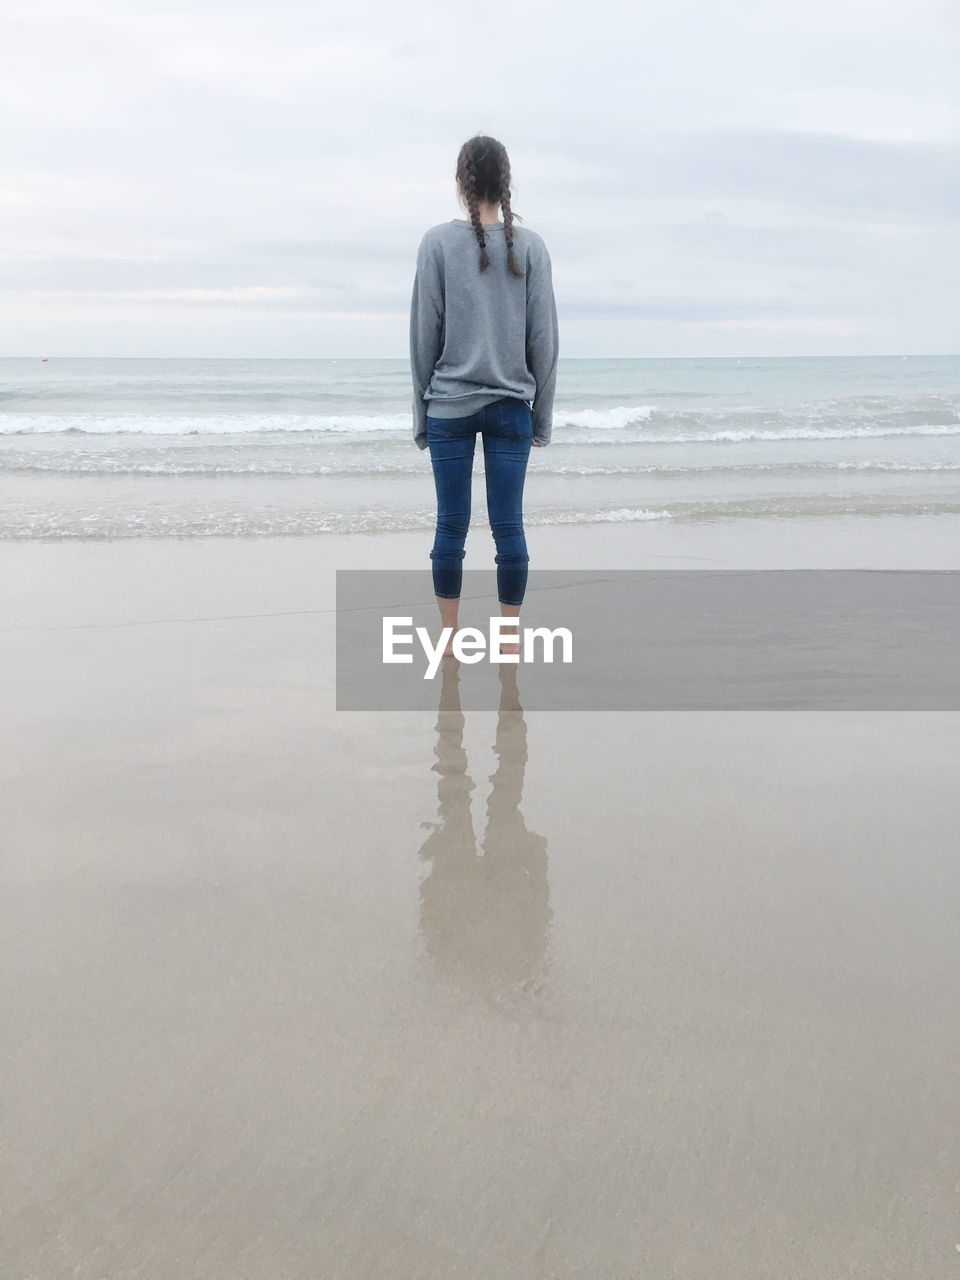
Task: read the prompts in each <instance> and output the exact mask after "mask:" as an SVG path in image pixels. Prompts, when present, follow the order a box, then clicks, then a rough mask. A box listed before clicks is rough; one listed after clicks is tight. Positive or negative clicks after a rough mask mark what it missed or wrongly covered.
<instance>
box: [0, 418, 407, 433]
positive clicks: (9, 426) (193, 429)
mask: <svg viewBox="0 0 960 1280" xmlns="http://www.w3.org/2000/svg"><path fill="white" fill-rule="evenodd" d="M307 431H316V432H324V433H335V434H343V435H366V434H369V433H372V432H383V433H384V434H387V435H396V434H398V433H401V432H403V433H405V434H406V435H407V436H408V437H409V436H410V435H411V433H412V420H411V417H410V415H409V414H402V413H394V414H367V415H363V414H345V413H344V414H313V413H285V414H281V413H278V414H263V413H256V414H255V413H251V414H209V415H204V414H193V415H186V414H131V413H69V414H67V413H63V414H61V413H0V435H68V434H70V433H74V434H80V435H150V436H206V435H209V436H223V435H245V436H249V435H262V434H266V433H270V432H298V433H299V432H307Z"/></svg>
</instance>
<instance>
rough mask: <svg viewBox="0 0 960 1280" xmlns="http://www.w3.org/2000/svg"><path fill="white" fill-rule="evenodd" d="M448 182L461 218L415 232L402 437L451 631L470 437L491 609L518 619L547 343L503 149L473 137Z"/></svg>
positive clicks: (550, 306)
mask: <svg viewBox="0 0 960 1280" xmlns="http://www.w3.org/2000/svg"><path fill="white" fill-rule="evenodd" d="M456 181H457V196H458V199H459V201H460V203H461V204H462V205H463V206H464V207H465V208H466V210H467V212H468V213H469V215H470V216H469V219H466V218H453V219H451V220H450V221H449V222H444V223H440V224H439V225H438V226H435V227H431V228H430V229H429V230H428V231H427V232H425V234H424V236H423V239H422V240H421V241H420V248H419V250H418V253H417V271H416V278H415V280H414V285H413V299H412V303H411V308H410V366H411V372H412V375H413V437H414V440H415V442H416V444H417V445H418V447H419V448H421V449H426V448H428V447H429V449H430V460H431V463H432V466H433V477H434V482H435V484H436V490H437V529H436V536H435V539H434V543H433V550H432V551H431V552H430V559H431V560H432V562H433V586H434V591H435V593H436V596H437V604H438V606H439V609H440V618H441V624H442V625H443V626H444V627H452V628H453V631H454V633H455V632H456V630H457V615H458V611H459V605H460V589H461V582H462V571H463V557H464V554H465V545H464V544H465V542H466V538H467V530H468V528H469V525H470V486H471V479H472V475H473V457H474V450H475V447H476V440H477V435H478V433H479V435H480V436H481V437H482V440H483V461H484V468H485V471H486V485H487V514H488V516H489V518H490V529H491V532H492V533H493V538H494V542H495V543H496V558H495V559H496V565H497V594H498V597H499V600H500V611H501V614H502V615H503V616H505V617H518V616H519V613H520V606H521V604H522V603H523V596H524V591H525V590H526V585H527V565H528V563H529V556H528V554H527V543H526V537H525V535H524V530H523V483H524V479H525V477H526V471H527V460H528V458H529V456H530V446H531V445H536V446H542V445H545V444H548V443H549V441H550V436H551V431H552V423H553V399H554V390H555V387H556V379H557V356H558V348H559V335H558V326H557V307H556V301H555V298H554V293H553V279H552V269H551V262H550V255H549V253H548V252H547V247H546V245H545V244H544V242H543V239H542V238H541V237H540V236H539V235H538V234H537V232H536V231H531V230H530V229H529V228H526V227H517V226H515V225H514V219H516V218H519V214H515V213H514V212H513V210H512V208H511V206H510V161H509V158H508V156H507V152H506V149H505V147H504V146H503V144H502V143H501V142H498V141H497V140H496V138H488V137H486V136H484V135H482V134H481V135H478V136H477V137H474V138H471V139H470V140H469V141H468V142H465V143H464V144H463V146H462V147H461V148H460V154H459V156H458V157H457V169H456ZM498 208H499V209H502V210H503V221H502V222H501V221H499V220H498V217H497V214H498ZM428 402H429V403H428ZM428 410H429V411H428ZM503 648H504V651H508V650H510V649H512V650H513V651H514V652H516V650H517V648H518V646H517V644H516V642H514V643H513V644H509V643H506V642H505V643H504V645H503ZM451 651H452V648H451V645H450V644H448V645H447V649H446V652H448V653H449V652H451Z"/></svg>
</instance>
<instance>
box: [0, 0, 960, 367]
mask: <svg viewBox="0 0 960 1280" xmlns="http://www.w3.org/2000/svg"><path fill="white" fill-rule="evenodd" d="M958 52H960V50H958V40H957V27H956V23H955V21H954V20H953V19H952V18H951V16H950V11H949V9H948V8H947V7H946V6H945V5H944V4H943V3H941V2H940V0H870V3H867V0H844V3H843V4H840V5H838V4H836V3H835V2H828V0H809V2H808V3H807V4H805V5H803V6H790V7H787V6H770V5H769V4H767V3H761V0H742V3H740V4H738V5H737V6H735V7H734V8H732V9H731V8H730V7H729V6H715V5H712V4H710V3H709V2H708V0H673V2H672V3H667V0H651V2H650V3H649V4H647V5H644V6H642V7H638V8H633V9H631V8H625V7H623V6H622V4H620V3H619V0H595V3H593V4H591V6H590V7H589V9H579V10H574V9H571V10H569V11H563V10H558V9H557V8H556V7H555V6H548V5H546V4H545V3H541V2H539V0H530V2H529V3H527V4H523V5H520V6H515V7H514V8H513V9H512V10H510V11H509V12H507V13H504V14H503V15H500V14H496V13H493V12H492V11H490V12H489V13H488V12H487V11H484V12H483V14H482V15H481V17H480V18H479V19H478V17H477V15H476V13H475V12H474V11H471V10H460V9H457V8H453V9H451V8H450V7H449V6H445V5H441V4H440V2H439V0H414V2H413V3H412V4H411V5H409V6H405V7H403V8H402V9H401V8H400V7H398V6H396V5H394V4H387V3H385V2H380V0H374V2H373V3H364V4H361V5H359V6H354V7H353V8H351V9H350V10H349V11H343V12H337V13H330V12H329V11H328V10H327V7H325V6H316V5H313V4H308V3H306V0H303V2H301V0H276V2H275V3H272V4H271V5H270V6H264V5H262V4H261V3H259V2H256V0H235V2H234V3H231V4H229V5H228V4H226V3H225V0H192V2H191V3H187V2H186V0H166V2H161V3H158V4H154V5H150V6H147V5H130V4H128V3H124V2H123V0H30V3H26V0H20V2H19V3H16V0H14V3H13V4H12V5H9V6H8V15H7V19H6V32H5V42H4V45H3V49H2V51H0V111H2V112H3V113H4V115H5V116H6V117H7V122H6V125H5V129H4V135H5V147H4V158H3V161H2V166H3V168H2V171H0V341H2V342H3V344H4V350H6V351H8V352H10V353H16V352H23V353H24V354H29V353H31V352H32V351H33V350H36V349H38V348H39V347H42V348H43V349H44V350H45V351H47V350H51V351H58V352H62V353H78V354H79V353H87V354H94V353H100V354H110V349H109V348H107V347H104V346H98V345H97V344H103V343H118V342H121V343H122V345H123V346H124V349H125V350H127V351H128V352H130V351H131V349H133V350H136V351H140V352H142V353H143V354H179V353H181V351H182V349H183V348H182V347H181V346H180V345H179V344H180V343H181V342H182V343H183V344H187V345H191V346H192V345H193V344H196V343H201V344H205V349H209V350H210V351H211V353H213V352H217V353H219V354H229V353H230V351H231V349H232V348H231V344H232V343H236V342H240V341H242V343H243V349H242V350H240V349H239V348H238V349H237V354H245V355H251V354H257V353H258V352H260V353H262V354H265V355H266V354H284V353H286V351H287V350H289V348H290V345H291V344H295V345H296V346H297V348H298V349H302V350H309V351H310V352H311V353H313V354H327V353H329V354H331V355H366V354H381V355H397V356H402V355H404V353H405V350H406V309H407V306H408V304H409V296H410V288H411V284H412V270H413V261H414V257H415V250H416V245H417V243H418V241H419V238H420V236H421V235H422V232H423V230H424V229H425V227H426V226H429V225H432V224H433V223H436V222H441V221H444V220H446V219H447V218H450V217H459V216H461V212H462V211H461V210H460V209H459V207H458V206H457V205H456V202H455V199H454V183H453V167H454V162H455V159H456V152H457V149H458V148H459V145H460V143H461V142H462V141H463V140H464V138H466V137H468V136H470V135H471V134H472V133H475V132H489V133H493V134H495V135H497V136H499V137H502V138H503V140H504V141H505V142H506V143H507V145H508V146H509V148H510V152H511V159H512V162H513V172H514V205H515V207H516V208H517V209H519V210H520V211H521V212H522V213H523V214H524V215H525V217H526V221H527V225H529V226H532V227H534V228H535V229H537V230H538V231H540V232H541V234H543V235H544V237H545V239H546V240H547V243H548V245H549V246H550V249H551V253H552V256H553V260H554V280H555V284H556V287H557V295H558V306H559V308H560V312H561V322H562V323H565V339H564V342H565V349H566V351H567V354H570V355H575V354H577V353H578V351H579V350H580V347H581V345H582V347H583V353H584V354H587V353H588V350H589V351H590V352H595V351H596V350H597V349H598V348H602V349H604V350H610V351H613V350H614V349H619V348H620V347H621V346H627V347H628V348H629V349H630V350H633V349H634V343H635V342H636V341H637V340H642V341H643V342H646V343H648V344H655V345H659V346H660V347H661V348H662V347H664V346H666V347H669V348H670V349H671V351H673V352H674V353H680V352H679V351H678V350H677V348H678V347H681V348H682V347H683V346H684V344H687V349H689V350H691V352H693V351H695V352H696V353H698V354H709V350H708V349H707V348H705V347H704V345H703V344H704V343H705V342H707V343H709V342H713V341H714V340H716V342H717V343H718V344H720V345H722V343H725V342H726V341H727V338H728V336H729V335H730V334H735V333H736V332H737V331H738V330H737V327H738V326H744V325H754V326H758V328H757V330H756V331H757V332H758V333H761V334H762V335H763V337H764V340H765V341H768V342H769V344H770V349H771V350H777V351H788V350H790V349H791V348H790V343H791V341H793V340H794V338H798V337H799V336H803V335H805V339H804V340H806V338H813V337H818V338H819V339H822V343H823V349H824V350H833V349H839V347H836V346H835V345H831V344H834V343H842V342H844V341H846V340H847V339H849V341H850V342H854V343H858V342H861V341H866V340H868V339H869V340H871V341H873V340H877V341H879V340H880V339H879V338H876V335H878V334H881V335H888V336H885V337H884V339H883V340H884V341H885V342H887V343H888V344H889V343H890V342H891V341H893V343H894V345H900V344H901V343H902V344H904V345H906V344H908V343H912V342H915V341H917V342H922V343H923V347H924V348H925V349H927V350H931V349H932V350H949V349H951V348H952V347H955V346H956V342H957V337H958V334H957V322H956V320H955V317H954V310H955V308H954V306H953V304H952V297H953V296H955V294H956V290H957V287H958V286H960V265H958V264H960V253H958V252H957V249H958V245H957V236H958V209H960V178H958V174H960V166H958V163H957V162H958V158H960V156H958V141H960V113H958V109H957V108H958V106H960V99H958V91H957V85H956V79H957V78H956V76H955V64H956V60H957V53H958ZM333 316H335V317H336V318H337V319H336V322H335V323H334V322H333V321H331V323H330V325H329V326H327V325H326V322H325V321H324V322H323V323H320V321H321V320H323V318H324V317H333ZM124 321H126V328H124ZM178 324H179V325H180V326H181V330H180V333H181V335H182V336H181V337H178V331H177V327H176V326H177V325H178ZM804 325H805V326H806V328H803V326H804ZM638 326H640V328H638ZM791 326H793V328H791ZM241 335H242V337H241ZM631 335H632V336H631ZM661 335H662V336H661ZM889 335H892V337H890V336H889ZM317 344H321V345H320V346H319V347H318V345H317ZM322 344H328V345H327V346H326V348H325V349H324V347H323V345H322ZM720 345H718V346H717V348H716V349H717V350H718V353H719V351H720ZM94 347H95V348H96V350H94V349H93V348H94Z"/></svg>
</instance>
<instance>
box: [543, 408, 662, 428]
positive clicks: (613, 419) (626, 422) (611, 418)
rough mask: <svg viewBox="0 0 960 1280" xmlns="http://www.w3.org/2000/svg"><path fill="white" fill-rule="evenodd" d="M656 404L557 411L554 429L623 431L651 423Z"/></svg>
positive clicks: (554, 417) (554, 416)
mask: <svg viewBox="0 0 960 1280" xmlns="http://www.w3.org/2000/svg"><path fill="white" fill-rule="evenodd" d="M656 408H657V406H656V405H655V404H640V405H618V406H617V407H616V408H615V409H580V410H578V411H577V412H575V413H571V412H569V411H566V410H563V411H561V410H556V411H555V412H554V415H553V419H554V428H555V429H556V428H557V427H559V428H561V429H562V428H563V427H589V428H590V429H591V430H593V431H613V430H622V429H623V428H624V427H630V426H633V425H634V423H638V422H649V421H650V417H651V415H652V414H654V413H655V412H656Z"/></svg>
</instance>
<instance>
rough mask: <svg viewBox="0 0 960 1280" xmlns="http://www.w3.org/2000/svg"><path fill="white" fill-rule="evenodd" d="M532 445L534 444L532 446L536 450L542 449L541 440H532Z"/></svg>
mask: <svg viewBox="0 0 960 1280" xmlns="http://www.w3.org/2000/svg"><path fill="white" fill-rule="evenodd" d="M533 444H534V446H535V447H536V448H537V449H542V448H543V442H542V441H541V440H534V441H533Z"/></svg>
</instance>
